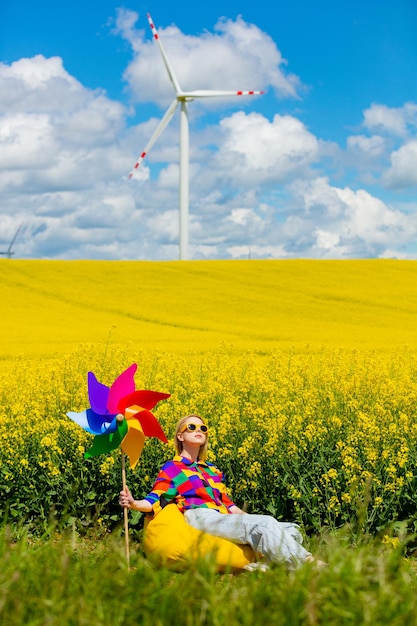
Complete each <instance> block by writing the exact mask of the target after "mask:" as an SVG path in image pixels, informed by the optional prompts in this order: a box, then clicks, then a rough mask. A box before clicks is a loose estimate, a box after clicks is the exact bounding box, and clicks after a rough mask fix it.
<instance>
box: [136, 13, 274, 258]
mask: <svg viewBox="0 0 417 626" xmlns="http://www.w3.org/2000/svg"><path fill="white" fill-rule="evenodd" d="M148 21H149V25H150V27H151V30H152V34H153V37H154V39H155V41H156V43H157V45H158V47H159V51H160V53H161V56H162V60H163V62H164V65H165V68H166V71H167V72H168V76H169V79H170V81H171V83H172V86H173V87H174V91H175V99H174V101H173V102H172V104H171V105H170V106H169V108H168V110H167V111H166V113H165V115H164V116H163V118H162V119H161V121H160V122H159V124H158V126H157V127H156V130H155V132H154V133H153V135H152V137H151V138H150V140H149V141H148V143H147V145H146V147H145V149H144V151H143V152H142V154H141V155H140V156H139V158H138V160H137V162H136V164H135V166H134V167H133V169H132V171H131V172H130V174H129V178H131V177H132V176H133V174H134V172H135V170H136V169H137V168H138V167H139V165H140V164H141V162H142V161H143V159H144V158H145V156H146V155H147V154H148V153H149V151H150V149H151V148H152V146H153V145H154V143H155V141H156V140H157V139H158V137H159V136H160V135H161V133H162V132H163V131H164V129H165V128H166V126H167V125H168V124H169V122H170V121H171V119H172V118H173V116H174V113H175V111H176V108H177V106H178V105H180V141H179V152H180V165H179V175H180V178H179V205H180V206H179V252H180V259H181V260H186V259H188V204H189V129H188V110H187V103H188V102H191V101H192V100H195V99H197V98H217V97H224V96H226V97H230V96H254V95H259V94H263V93H264V92H263V91H213V90H198V91H183V90H182V89H181V87H180V85H179V82H178V80H177V77H176V76H175V73H174V70H173V69H172V66H171V64H170V62H169V60H168V57H167V55H166V52H165V50H164V47H163V45H162V43H161V40H160V38H159V35H158V32H157V30H156V28H155V26H154V23H153V21H152V18H151V16H150V15H149V13H148Z"/></svg>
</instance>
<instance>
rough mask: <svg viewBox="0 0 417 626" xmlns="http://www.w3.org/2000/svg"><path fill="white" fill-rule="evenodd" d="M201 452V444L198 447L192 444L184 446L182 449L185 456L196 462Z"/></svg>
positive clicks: (182, 454)
mask: <svg viewBox="0 0 417 626" xmlns="http://www.w3.org/2000/svg"><path fill="white" fill-rule="evenodd" d="M199 452H200V446H198V448H195V447H192V448H191V446H183V448H182V450H181V456H185V458H186V459H190V461H194V463H196V462H197V461H198V453H199Z"/></svg>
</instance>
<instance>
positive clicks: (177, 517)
mask: <svg viewBox="0 0 417 626" xmlns="http://www.w3.org/2000/svg"><path fill="white" fill-rule="evenodd" d="M143 549H144V552H145V554H146V556H147V557H148V558H151V559H156V560H157V561H158V562H163V563H165V564H167V565H173V566H174V567H175V566H176V567H178V566H181V565H184V564H186V563H187V562H188V563H189V562H190V561H193V560H195V559H197V558H201V557H203V556H206V555H207V554H212V555H213V558H214V559H215V561H216V565H217V569H218V570H219V571H224V570H226V569H231V570H240V569H242V568H243V567H244V566H245V565H247V564H248V563H252V562H253V561H255V560H256V555H255V553H254V552H253V550H252V548H250V546H246V545H239V544H236V543H233V542H231V541H229V540H228V539H222V538H220V537H214V536H213V535H209V534H207V533H204V532H201V531H200V530H197V529H196V528H193V527H192V526H190V525H189V524H187V522H186V521H185V518H184V515H183V514H182V513H181V512H180V511H179V509H178V507H177V506H176V504H168V505H167V506H166V507H164V508H163V509H162V511H160V513H158V514H157V515H156V516H155V517H154V518H152V519H147V520H146V521H145V527H144V540H143Z"/></svg>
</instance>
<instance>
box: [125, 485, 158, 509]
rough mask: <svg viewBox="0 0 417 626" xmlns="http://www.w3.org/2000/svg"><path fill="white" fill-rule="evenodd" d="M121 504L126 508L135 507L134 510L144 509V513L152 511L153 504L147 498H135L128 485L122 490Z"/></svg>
mask: <svg viewBox="0 0 417 626" xmlns="http://www.w3.org/2000/svg"><path fill="white" fill-rule="evenodd" d="M119 504H120V506H122V507H123V508H124V509H133V510H134V511H142V513H151V512H152V504H151V503H150V502H148V501H147V500H134V499H133V496H132V494H131V493H130V491H129V488H128V487H126V489H124V490H123V491H121V492H120V494H119Z"/></svg>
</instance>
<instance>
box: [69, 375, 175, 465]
mask: <svg viewBox="0 0 417 626" xmlns="http://www.w3.org/2000/svg"><path fill="white" fill-rule="evenodd" d="M136 370H137V365H136V363H133V365H131V366H130V367H128V368H127V370H125V371H124V372H122V374H120V376H118V377H117V378H116V380H115V381H114V383H113V384H112V385H111V386H110V387H107V386H106V385H103V384H102V383H100V382H99V381H98V380H97V378H96V377H95V375H94V374H93V372H89V373H88V398H89V401H90V408H89V409H86V410H85V411H82V412H81V413H74V412H72V411H70V412H68V413H67V415H68V417H70V418H71V419H72V420H73V421H74V422H75V423H76V424H78V425H79V426H81V427H82V428H84V430H86V431H87V432H89V433H91V434H92V435H95V437H94V439H93V443H92V446H91V448H89V449H88V450H87V451H86V452H85V454H84V456H85V458H89V457H92V456H97V455H99V454H105V453H108V452H111V451H112V450H115V449H116V448H119V447H120V448H121V450H122V452H124V453H126V454H127V455H128V457H129V461H130V467H131V468H132V469H134V468H135V466H136V464H137V462H138V460H139V457H140V455H141V453H142V449H143V445H144V443H145V438H146V437H157V438H158V439H160V440H161V441H163V442H164V443H167V438H166V436H165V434H164V431H163V430H162V428H161V426H160V424H159V422H158V420H157V419H156V417H155V416H154V415H153V413H151V410H150V409H153V408H154V406H155V405H156V404H157V403H158V402H160V401H161V400H166V399H167V398H169V397H170V394H169V393H160V392H158V391H148V390H136V387H135V381H134V375H135V373H136Z"/></svg>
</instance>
